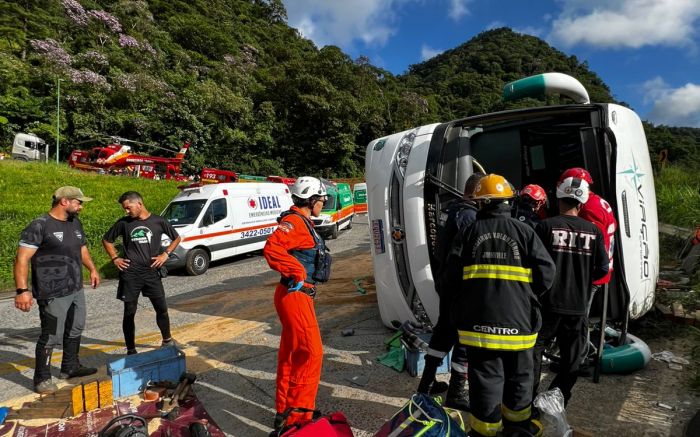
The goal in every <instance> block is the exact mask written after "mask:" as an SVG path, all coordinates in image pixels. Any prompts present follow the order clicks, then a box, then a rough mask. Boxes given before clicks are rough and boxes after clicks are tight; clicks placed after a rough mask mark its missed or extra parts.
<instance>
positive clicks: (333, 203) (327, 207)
mask: <svg viewBox="0 0 700 437" xmlns="http://www.w3.org/2000/svg"><path fill="white" fill-rule="evenodd" d="M337 205H338V196H328V200H326V202H325V203H324V204H323V208H321V210H322V211H335V210H336V209H338V206H337Z"/></svg>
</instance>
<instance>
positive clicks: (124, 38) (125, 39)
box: [119, 33, 139, 48]
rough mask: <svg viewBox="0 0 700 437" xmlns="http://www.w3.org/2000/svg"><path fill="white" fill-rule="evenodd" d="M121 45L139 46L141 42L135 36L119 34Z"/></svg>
mask: <svg viewBox="0 0 700 437" xmlns="http://www.w3.org/2000/svg"><path fill="white" fill-rule="evenodd" d="M119 46H120V47H133V48H139V42H138V41H136V38H134V37H133V36H129V35H125V34H123V33H122V34H119Z"/></svg>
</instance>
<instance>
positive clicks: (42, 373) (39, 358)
mask: <svg viewBox="0 0 700 437" xmlns="http://www.w3.org/2000/svg"><path fill="white" fill-rule="evenodd" d="M34 353H35V357H36V364H35V366H34V387H35V388H36V387H38V386H39V385H40V384H41V383H43V382H45V381H48V382H49V383H51V354H52V353H53V348H50V347H45V346H42V345H39V344H37V345H36V349H35V351H34Z"/></svg>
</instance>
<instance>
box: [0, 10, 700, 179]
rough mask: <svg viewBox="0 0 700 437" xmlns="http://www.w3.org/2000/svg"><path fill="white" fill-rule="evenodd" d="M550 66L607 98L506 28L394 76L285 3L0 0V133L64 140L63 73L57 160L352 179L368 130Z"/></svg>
mask: <svg viewBox="0 0 700 437" xmlns="http://www.w3.org/2000/svg"><path fill="white" fill-rule="evenodd" d="M547 71H559V72H562V73H567V74H571V75H573V76H575V77H576V78H577V79H579V80H580V81H581V82H582V83H583V84H584V86H586V88H587V89H588V91H589V93H590V95H591V97H592V100H593V101H597V102H610V101H613V99H612V97H611V94H610V90H609V89H608V87H607V86H606V85H605V84H604V83H603V82H602V81H601V80H600V78H598V76H597V75H596V74H595V73H593V72H591V71H589V69H588V67H587V65H586V64H585V63H581V62H579V61H578V60H577V59H576V58H575V57H573V56H571V57H570V56H567V55H565V54H564V53H561V52H559V51H557V50H555V49H553V48H552V47H550V46H548V45H547V44H546V43H545V42H543V41H541V40H539V39H537V38H535V37H531V36H526V35H520V34H517V33H514V32H512V31H511V30H509V29H506V28H502V29H496V30H492V31H488V32H484V33H482V34H480V35H478V36H476V37H475V38H473V39H472V40H470V41H468V42H467V43H465V44H463V45H461V46H459V47H457V48H455V49H453V50H450V51H447V52H445V53H443V54H441V55H439V56H436V57H435V58H433V59H430V60H429V61H427V62H424V63H421V64H417V65H413V66H411V67H410V69H409V71H408V72H407V73H406V74H405V75H402V76H393V75H392V74H391V73H389V72H387V71H384V70H382V69H381V68H377V67H375V66H373V65H372V64H371V62H370V60H369V59H366V58H358V59H351V58H350V57H348V55H346V54H345V53H343V52H342V51H341V50H340V49H339V48H337V47H333V46H329V47H324V48H322V49H319V48H317V47H316V46H315V45H314V44H313V43H312V42H311V41H309V40H306V39H304V38H302V37H301V36H300V35H299V33H298V32H297V31H296V30H295V29H292V28H290V27H289V26H288V25H287V24H286V11H285V9H284V6H283V5H282V2H281V0H247V1H245V0H188V1H182V0H151V1H142V0H0V142H1V144H2V145H3V147H6V146H7V145H9V144H10V143H11V139H12V137H13V136H14V134H15V133H16V132H28V131H31V132H34V133H36V134H38V135H39V136H41V137H42V138H44V139H45V140H47V142H53V141H55V138H56V104H57V97H56V94H57V92H56V91H57V86H56V85H57V81H58V80H59V79H60V80H61V82H60V87H61V99H60V122H61V142H62V145H63V147H62V149H61V158H62V159H65V158H66V156H67V154H68V153H69V151H70V150H71V149H72V148H73V146H72V144H74V143H76V142H78V141H81V140H86V139H90V138H92V137H94V136H96V135H99V134H109V135H119V136H121V137H124V138H129V139H133V140H138V141H142V142H155V143H158V144H161V145H166V146H169V147H171V148H173V149H175V148H177V147H178V146H179V145H181V144H182V143H183V142H184V141H185V140H189V141H191V143H192V148H191V153H190V155H189V156H188V157H187V159H186V162H187V163H188V164H189V165H190V167H191V169H196V168H198V167H201V166H202V165H209V166H216V167H221V168H227V169H232V170H236V171H238V172H241V173H253V174H263V175H265V174H281V175H284V174H288V175H299V174H301V173H315V174H321V175H324V176H354V175H359V174H361V173H362V168H363V165H364V163H363V159H364V150H365V146H366V144H367V143H368V142H369V141H370V140H372V139H374V138H377V137H379V136H383V135H386V134H388V133H392V132H396V131H400V130H404V129H406V128H409V127H412V126H416V125H420V124H425V123H428V122H435V121H447V120H449V119H454V118H458V117H464V116H468V115H474V114H479V113H483V112H489V111H494V110H500V109H504V108H510V107H514V104H508V105H504V104H503V103H502V102H501V101H500V96H501V90H502V87H503V85H504V84H505V83H506V82H508V81H510V80H514V79H518V78H522V77H525V76H528V75H531V74H537V73H542V72H547ZM548 100H549V103H555V102H557V97H554V98H548ZM541 103H542V102H538V101H536V100H524V101H521V102H518V103H517V106H527V105H534V104H541ZM648 127H649V129H651V130H654V131H655V130H657V129H659V128H654V127H652V126H648ZM661 129H662V130H663V133H662V134H660V135H659V136H658V138H659V141H660V142H659V145H663V144H664V142H665V141H667V140H669V139H673V138H676V137H677V136H678V135H681V136H682V137H683V138H687V139H690V138H692V139H693V141H695V143H692V142H691V143H688V144H685V143H684V144H685V145H684V146H683V150H686V149H687V150H692V149H693V148H694V149H695V150H697V148H698V147H697V146H698V137H699V136H700V135H698V133H697V132H695V131H697V130H685V131H683V130H678V129H666V128H661ZM688 132H691V134H688ZM655 138H656V137H655ZM88 146H89V144H88ZM686 146H687V147H686ZM82 147H85V145H83V146H82ZM690 153H691V152H688V154H690ZM675 155H676V154H675V152H674V153H671V155H670V156H671V157H672V159H673V158H674V157H675ZM684 156H686V155H684Z"/></svg>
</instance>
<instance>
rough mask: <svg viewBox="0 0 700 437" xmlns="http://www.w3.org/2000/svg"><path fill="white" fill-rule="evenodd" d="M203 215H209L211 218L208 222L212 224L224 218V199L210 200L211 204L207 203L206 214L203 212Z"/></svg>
mask: <svg viewBox="0 0 700 437" xmlns="http://www.w3.org/2000/svg"><path fill="white" fill-rule="evenodd" d="M204 216H205V217H207V216H209V217H211V220H209V223H207V225H209V224H214V223H216V222H218V221H221V220H223V219H225V218H226V199H215V200H213V201H212V202H211V205H209V208H207V212H206V214H204Z"/></svg>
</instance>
